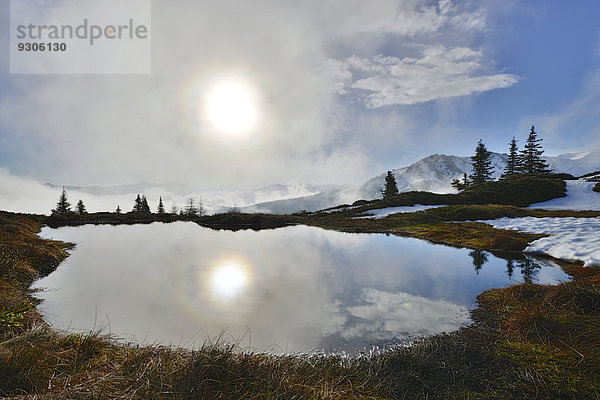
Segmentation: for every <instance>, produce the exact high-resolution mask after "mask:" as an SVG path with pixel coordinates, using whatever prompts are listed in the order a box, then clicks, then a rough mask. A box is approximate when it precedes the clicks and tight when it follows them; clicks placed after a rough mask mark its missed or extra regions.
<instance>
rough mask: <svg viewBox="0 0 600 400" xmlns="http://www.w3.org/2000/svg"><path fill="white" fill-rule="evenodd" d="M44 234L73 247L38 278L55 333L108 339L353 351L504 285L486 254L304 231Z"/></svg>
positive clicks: (543, 277)
mask: <svg viewBox="0 0 600 400" xmlns="http://www.w3.org/2000/svg"><path fill="white" fill-rule="evenodd" d="M43 234H45V235H46V236H49V237H54V238H55V239H60V240H66V241H72V242H75V243H77V247H76V249H75V250H74V251H73V252H72V255H71V256H70V257H69V258H68V259H67V260H66V261H65V262H64V263H63V264H61V266H60V267H59V268H58V270H57V271H56V272H54V273H52V274H51V275H50V276H48V277H46V278H44V279H42V280H40V281H38V283H37V286H38V287H47V288H50V289H57V290H49V291H46V292H43V293H41V294H40V295H41V296H42V297H43V298H44V303H43V305H42V309H43V310H45V312H46V315H47V319H48V320H49V321H50V322H51V323H53V324H54V325H55V326H56V327H58V328H69V327H70V328H72V329H83V330H86V329H93V328H94V327H95V328H98V326H99V325H102V324H104V325H105V326H106V325H108V327H107V328H108V329H109V330H110V331H111V332H112V333H113V334H115V335H117V336H121V337H131V336H133V337H134V338H135V339H138V340H142V341H144V340H145V341H147V342H160V343H165V344H170V343H172V344H176V345H184V346H188V347H195V346H200V345H202V343H203V342H204V340H205V339H207V338H215V337H217V336H219V335H223V336H224V339H225V340H233V341H241V342H240V345H241V346H244V347H246V346H248V347H252V348H256V349H258V350H263V351H271V352H274V353H279V352H295V351H311V350H321V349H325V350H344V351H348V352H350V353H354V352H356V350H357V349H363V348H364V347H367V346H370V345H372V344H377V345H382V344H386V343H390V342H393V341H403V340H407V339H409V338H412V337H414V336H418V335H423V334H434V333H439V332H443V331H451V330H455V329H458V328H459V327H461V326H464V325H466V324H468V323H469V321H470V320H469V316H468V310H469V309H471V308H472V307H473V305H474V300H475V297H476V296H477V295H478V294H479V293H480V292H481V291H483V290H485V289H488V288H490V287H500V286H504V285H508V284H511V283H512V282H513V281H512V280H511V278H510V277H507V273H506V272H507V271H506V265H507V264H506V261H505V260H502V259H499V258H496V257H495V256H493V255H491V254H487V253H485V252H479V253H477V252H471V253H472V254H470V253H469V251H468V250H464V249H455V248H450V247H445V246H440V245H433V244H430V243H427V242H424V241H420V240H417V239H409V238H400V237H396V236H393V235H392V236H386V235H381V234H347V233H339V232H332V231H325V230H321V229H318V228H312V227H305V226H295V227H289V228H283V229H277V230H271V231H261V232H254V231H239V232H226V231H211V230H209V229H206V228H202V227H199V226H198V225H196V224H193V223H183V222H178V223H172V224H160V223H155V224H151V225H133V226H117V227H113V226H82V227H70V228H59V229H48V228H45V229H44V230H43ZM484 263H485V268H482V266H483V264H484ZM473 265H476V266H477V265H478V268H477V274H475V273H473ZM515 265H519V266H521V265H523V266H521V271H522V280H533V281H536V282H541V283H553V282H556V281H557V279H562V280H566V279H567V276H566V275H565V274H564V273H562V271H560V270H558V269H557V268H553V267H551V266H544V267H542V268H540V267H539V266H534V265H537V264H535V263H533V262H530V264H527V262H526V261H523V260H521V261H517V262H516V264H515ZM528 265H529V266H528ZM519 279H520V278H519Z"/></svg>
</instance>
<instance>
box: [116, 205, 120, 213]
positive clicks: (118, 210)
mask: <svg viewBox="0 0 600 400" xmlns="http://www.w3.org/2000/svg"><path fill="white" fill-rule="evenodd" d="M115 212H116V213H117V214H121V207H119V206H117V209H116V210H115Z"/></svg>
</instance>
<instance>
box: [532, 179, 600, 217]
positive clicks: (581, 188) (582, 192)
mask: <svg viewBox="0 0 600 400" xmlns="http://www.w3.org/2000/svg"><path fill="white" fill-rule="evenodd" d="M566 182H567V197H559V198H556V199H552V200H548V201H544V202H542V203H535V204H531V205H530V206H529V207H528V208H543V209H545V210H600V193H598V192H594V191H593V190H592V189H593V188H594V185H595V184H596V182H588V181H586V180H583V179H579V180H576V181H566Z"/></svg>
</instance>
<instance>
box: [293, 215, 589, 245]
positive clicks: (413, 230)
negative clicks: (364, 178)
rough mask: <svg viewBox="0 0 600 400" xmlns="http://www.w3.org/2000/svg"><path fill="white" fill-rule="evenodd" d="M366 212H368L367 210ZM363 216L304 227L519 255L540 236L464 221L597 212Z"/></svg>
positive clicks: (328, 218) (319, 220)
mask: <svg viewBox="0 0 600 400" xmlns="http://www.w3.org/2000/svg"><path fill="white" fill-rule="evenodd" d="M366 212H367V213H368V210H367V211H366ZM358 216H361V217H362V216H364V215H363V214H362V211H361V209H351V210H346V211H343V212H337V213H327V214H325V213H322V214H317V215H314V216H312V217H310V218H307V219H305V220H303V223H305V224H307V225H313V226H319V227H321V228H324V229H333V230H338V231H342V232H364V233H389V234H394V235H399V236H410V237H416V238H419V239H425V240H429V241H431V242H434V243H441V244H447V245H451V246H457V247H470V248H475V249H481V250H488V251H492V252H521V251H523V250H524V249H525V248H526V247H527V246H528V245H529V243H531V242H532V241H534V240H536V239H539V238H541V237H543V236H544V235H536V234H529V233H522V232H519V231H508V230H503V229H495V228H492V227H491V226H489V225H487V224H484V223H475V222H466V221H473V220H487V219H495V218H501V217H512V218H514V217H597V216H600V211H568V210H567V211H565V210H552V211H549V210H537V209H525V208H520V207H515V206H505V205H497V204H485V205H452V206H446V207H439V208H432V209H428V210H423V211H418V212H413V213H404V214H392V215H389V216H387V217H384V218H378V219H372V218H356V217H358Z"/></svg>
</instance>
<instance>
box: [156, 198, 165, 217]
mask: <svg viewBox="0 0 600 400" xmlns="http://www.w3.org/2000/svg"><path fill="white" fill-rule="evenodd" d="M156 212H157V213H158V214H164V213H165V206H164V205H163V201H162V196H161V197H159V198H158V209H157V210H156Z"/></svg>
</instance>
